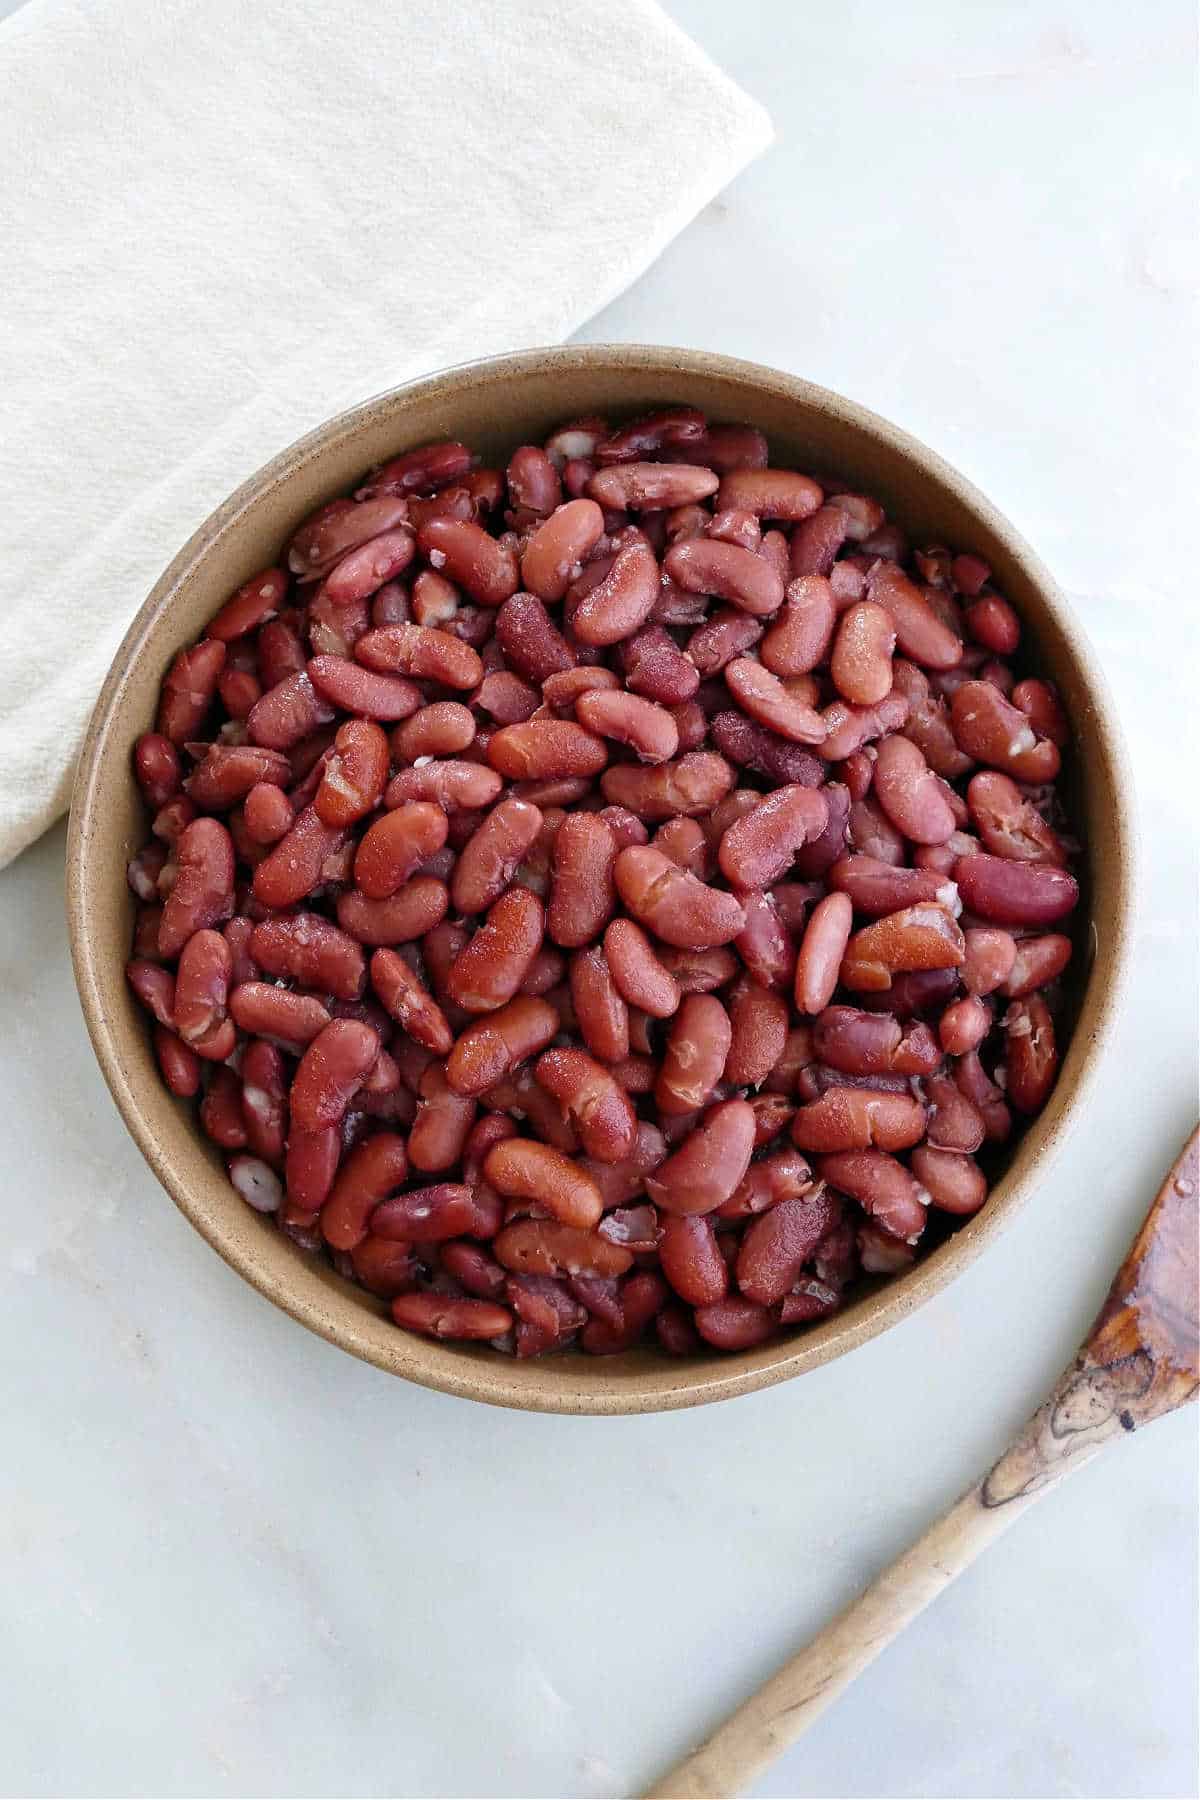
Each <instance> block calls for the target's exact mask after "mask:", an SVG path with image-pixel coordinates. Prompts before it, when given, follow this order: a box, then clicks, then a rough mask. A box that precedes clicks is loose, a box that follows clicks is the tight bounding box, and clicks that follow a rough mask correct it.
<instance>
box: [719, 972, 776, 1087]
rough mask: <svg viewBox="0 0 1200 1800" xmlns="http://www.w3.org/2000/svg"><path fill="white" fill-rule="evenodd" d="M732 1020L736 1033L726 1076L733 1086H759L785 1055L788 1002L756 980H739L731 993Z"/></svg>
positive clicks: (729, 1055) (726, 1065)
mask: <svg viewBox="0 0 1200 1800" xmlns="http://www.w3.org/2000/svg"><path fill="white" fill-rule="evenodd" d="M729 1021H730V1024H731V1026H732V1029H733V1035H732V1039H731V1042H730V1046H729V1052H728V1055H727V1056H726V1058H725V1069H724V1079H725V1080H726V1081H728V1082H731V1083H732V1084H733V1086H734V1087H757V1086H758V1084H759V1083H760V1082H762V1081H765V1080H766V1078H767V1076H768V1075H769V1074H770V1073H771V1070H772V1069H773V1068H774V1067H775V1065H776V1063H777V1062H778V1061H779V1058H780V1057H781V1056H782V1054H783V1048H784V1045H785V1043H786V1042H787V1033H788V1008H787V1003H786V1001H784V1000H783V999H781V998H780V996H779V995H778V994H775V993H772V992H771V990H770V988H766V987H762V986H760V985H759V983H758V982H756V981H739V982H738V983H737V984H736V986H735V987H734V988H733V991H732V992H731V994H730V996H729Z"/></svg>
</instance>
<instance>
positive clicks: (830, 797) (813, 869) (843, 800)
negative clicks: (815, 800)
mask: <svg viewBox="0 0 1200 1800" xmlns="http://www.w3.org/2000/svg"><path fill="white" fill-rule="evenodd" d="M821 791H822V793H823V795H824V797H825V806H826V810H827V813H828V820H827V823H826V825H825V829H824V830H823V831H822V832H821V833H820V835H819V836H817V837H815V838H813V839H812V840H811V842H810V843H806V844H802V845H801V846H800V848H799V850H797V852H796V856H795V860H794V862H793V864H792V868H793V872H794V873H795V874H796V875H798V876H800V878H801V879H802V880H804V881H812V880H817V879H819V878H820V877H821V876H823V875H824V874H825V873H826V871H827V870H828V869H829V868H830V867H831V866H832V865H833V864H834V863H835V862H836V861H837V859H838V858H839V857H840V856H841V854H842V852H843V850H844V849H845V845H846V831H847V828H848V825H849V819H850V794H849V790H848V789H847V788H846V787H845V786H843V784H842V783H841V782H839V781H830V782H828V783H826V785H825V786H824V787H823V788H822V790H821Z"/></svg>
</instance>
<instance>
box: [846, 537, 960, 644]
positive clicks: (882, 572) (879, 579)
mask: <svg viewBox="0 0 1200 1800" xmlns="http://www.w3.org/2000/svg"><path fill="white" fill-rule="evenodd" d="M867 596H868V598H869V599H870V600H873V601H874V602H875V603H876V604H877V605H879V606H881V607H882V608H883V610H884V611H885V612H886V613H888V614H890V616H891V620H892V624H893V625H894V626H895V628H896V643H897V646H898V648H899V650H900V653H901V655H902V656H906V657H908V658H909V659H910V660H911V661H912V662H915V663H919V664H920V665H921V667H922V668H926V669H953V668H955V667H956V666H957V664H958V663H959V662H961V660H962V653H963V647H962V640H961V639H960V638H959V637H957V636H956V635H955V633H954V632H953V631H952V630H951V629H950V627H949V626H948V625H945V624H944V623H943V622H942V620H941V619H939V618H938V616H937V614H936V613H935V612H934V610H933V608H932V606H931V605H930V604H929V601H928V600H927V599H926V598H925V596H924V595H923V594H922V592H921V590H920V588H918V587H917V586H916V585H915V583H913V582H911V581H910V580H909V579H908V577H907V575H905V574H904V573H903V571H902V570H900V569H899V568H897V566H896V565H895V563H888V562H880V563H878V564H876V566H875V568H874V569H873V570H872V571H871V573H870V574H869V576H868V578H867Z"/></svg>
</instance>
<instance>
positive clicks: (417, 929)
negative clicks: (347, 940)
mask: <svg viewBox="0 0 1200 1800" xmlns="http://www.w3.org/2000/svg"><path fill="white" fill-rule="evenodd" d="M448 904H449V895H448V893H447V892H446V884H445V882H443V881H438V880H435V879H434V878H433V877H432V876H425V875H414V876H413V877H412V878H411V880H409V881H407V882H406V883H405V884H404V886H403V887H402V888H401V889H400V891H399V892H398V893H395V894H392V895H391V896H390V897H389V898H388V899H386V900H369V899H368V898H367V896H366V895H365V894H360V893H359V892H358V891H357V890H356V889H351V890H350V891H349V892H348V893H344V894H339V895H338V899H337V917H338V924H339V925H340V926H342V927H343V935H345V934H349V935H350V937H351V938H357V939H358V941H359V943H362V944H368V945H377V944H407V943H411V942H412V940H413V939H414V938H422V937H424V936H425V934H426V932H428V931H432V930H433V928H434V926H435V925H437V924H439V923H440V922H441V920H442V919H443V918H444V917H445V914H446V908H447V906H448ZM356 948H357V946H356Z"/></svg>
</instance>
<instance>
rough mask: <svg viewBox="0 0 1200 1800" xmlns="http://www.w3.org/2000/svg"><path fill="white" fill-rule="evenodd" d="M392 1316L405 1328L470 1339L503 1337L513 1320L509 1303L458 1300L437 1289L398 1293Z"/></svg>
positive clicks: (436, 1335)
mask: <svg viewBox="0 0 1200 1800" xmlns="http://www.w3.org/2000/svg"><path fill="white" fill-rule="evenodd" d="M392 1318H393V1319H394V1320H395V1321H396V1324H397V1325H403V1326H404V1328H405V1330H406V1331H419V1332H422V1333H423V1334H424V1335H425V1336H426V1337H438V1338H463V1339H467V1340H470V1341H475V1340H484V1339H486V1340H492V1339H495V1338H501V1337H503V1336H504V1334H505V1332H507V1331H509V1330H511V1328H512V1323H513V1316H512V1313H511V1312H510V1311H509V1309H508V1307H507V1306H499V1305H497V1303H496V1302H495V1301H493V1300H457V1299H454V1298H448V1297H447V1296H446V1295H444V1294H435V1293H421V1294H398V1295H397V1296H396V1298H395V1299H394V1300H393V1301H392Z"/></svg>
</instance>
